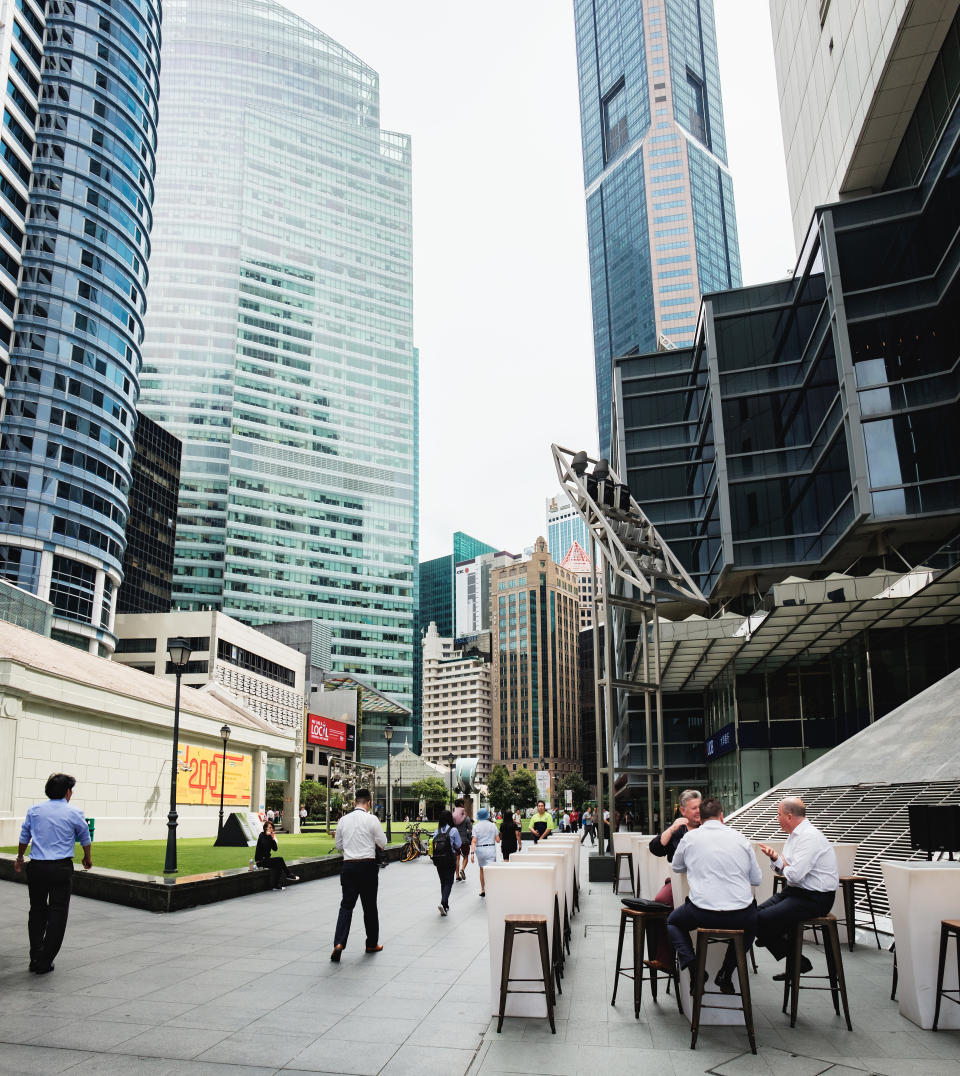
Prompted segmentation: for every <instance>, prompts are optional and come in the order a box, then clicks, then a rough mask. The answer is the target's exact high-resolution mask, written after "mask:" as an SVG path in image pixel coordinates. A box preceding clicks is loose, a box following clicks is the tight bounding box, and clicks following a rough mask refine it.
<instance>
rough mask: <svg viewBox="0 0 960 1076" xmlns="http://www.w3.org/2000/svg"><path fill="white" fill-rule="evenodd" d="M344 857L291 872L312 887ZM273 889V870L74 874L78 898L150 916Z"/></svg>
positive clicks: (5, 857)
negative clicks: (179, 874)
mask: <svg viewBox="0 0 960 1076" xmlns="http://www.w3.org/2000/svg"><path fill="white" fill-rule="evenodd" d="M402 853H403V846H402V845H394V846H392V847H390V848H388V849H387V860H388V862H390V863H396V862H399V860H400V857H401V855H402ZM13 863H14V856H12V855H10V854H9V853H4V854H0V879H2V880H4V881H8V882H20V883H21V884H24V885H25V884H26V881H27V879H26V875H25V874H24V873H23V872H21V873H20V874H18V873H17V872H16V871H15V870H14V869H13ZM342 863H343V856H341V855H333V856H321V857H319V858H317V859H290V860H287V866H288V867H289V868H290V870H291V871H292V872H293V873H294V874H297V875H299V877H300V881H299V882H296V883H294V884H295V885H303V884H304V882H312V881H315V880H316V879H317V878H329V877H330V876H331V875H335V874H339V873H340V866H341V864H342ZM269 888H270V872H269V871H267V870H253V871H252V870H248V869H247V868H246V867H240V868H237V869H236V870H227V871H211V872H210V873H209V874H192V875H187V876H185V877H182V878H179V877H178V878H164V877H163V876H162V875H152V874H129V873H128V872H126V871H114V870H109V869H107V868H106V867H96V866H94V867H93V868H92V869H91V870H89V871H85V870H82V869H78V870H75V871H74V872H73V892H74V893H75V894H76V896H78V897H90V898H91V899H93V900H105V901H108V902H109V903H111V904H124V905H126V906H127V907H129V908H141V909H142V910H143V911H148V912H178V911H182V910H183V909H184V908H196V907H197V906H198V905H201V904H216V903H217V902H218V901H221V900H232V899H233V898H234V897H246V896H249V895H250V894H251V893H263V892H266V891H267V890H269Z"/></svg>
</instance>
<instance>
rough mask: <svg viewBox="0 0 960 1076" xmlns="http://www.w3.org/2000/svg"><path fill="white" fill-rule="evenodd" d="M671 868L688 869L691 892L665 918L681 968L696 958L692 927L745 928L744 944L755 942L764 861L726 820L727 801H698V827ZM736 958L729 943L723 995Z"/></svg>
mask: <svg viewBox="0 0 960 1076" xmlns="http://www.w3.org/2000/svg"><path fill="white" fill-rule="evenodd" d="M673 869H674V870H675V871H677V872H678V873H686V875H687V883H688V884H689V886H690V896H689V897H687V899H686V901H685V903H683V904H681V905H680V907H679V908H674V910H673V911H672V912H671V913H670V918H669V919H668V920H667V933H668V934H669V935H670V941H671V942H672V943H673V947H674V949H676V951H677V957H678V959H679V961H680V967H681V968H687V967H690V966H691V965H692V964H693V961H694V951H693V946H692V945H691V944H690V931H691V930H694V929H695V928H697V927H708V928H709V927H712V928H714V929H716V930H742V931H743V935H744V937H743V943H744V948H745V949H749V948H750V946H751V945H752V944H753V938H754V934H755V933H756V925H757V902H756V900H755V899H754V896H753V890H752V889H751V888H750V887H751V886H754V885H759V884H760V881H761V877H762V876H761V874H760V864H759V863H758V862H757V857H756V856H755V855H754V854H753V849H752V848H751V846H750V842H749V841H748V840H747V838H746V837H744V836H743V834H741V833H737V831H736V830H734V829H730V828H729V827H727V826H725V825H724V824H723V805H722V804H721V803H720V801H719V800H717V799H712V798H708V799H705V800H703V801H702V802H701V804H700V828H699V829H691V830H689V831H688V832H687V834H686V836H685V837H684V839H683V840H682V841H681V842H680V844H678V845H677V850H676V852H675V853H674V856H673ZM735 966H736V956H735V954H734V949H733V946H732V945H728V946H727V953H726V956H725V957H724V959H723V966H722V967H721V968H720V971H719V972H718V973H717V978H716V984H717V986H719V987H720V989H721V991H722V992H723V993H724V994H732V993H734V988H733V981H732V977H733V969H734V967H735Z"/></svg>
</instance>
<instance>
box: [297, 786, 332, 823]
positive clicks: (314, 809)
mask: <svg viewBox="0 0 960 1076" xmlns="http://www.w3.org/2000/svg"><path fill="white" fill-rule="evenodd" d="M300 806H301V807H306V809H307V814H308V815H309V816H310V817H311V818H323V817H324V816H325V814H326V810H327V786H326V784H325V783H324V782H323V781H301V782H300Z"/></svg>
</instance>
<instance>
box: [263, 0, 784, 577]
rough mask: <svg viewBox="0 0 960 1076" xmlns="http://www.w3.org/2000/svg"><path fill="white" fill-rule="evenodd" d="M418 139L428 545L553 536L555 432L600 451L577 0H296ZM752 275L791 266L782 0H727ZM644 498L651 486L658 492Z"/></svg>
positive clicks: (725, 40) (722, 43)
mask: <svg viewBox="0 0 960 1076" xmlns="http://www.w3.org/2000/svg"><path fill="white" fill-rule="evenodd" d="M283 2H284V3H285V4H286V6H287V7H288V8H290V9H291V10H292V11H295V12H296V13H297V14H299V15H302V16H303V17H305V18H307V19H309V20H310V21H311V22H312V23H313V24H314V25H316V26H318V27H319V28H320V29H321V30H323V31H324V32H325V33H327V34H329V35H330V36H331V37H333V38H335V39H336V40H337V41H338V42H340V44H342V45H343V46H344V47H345V48H347V49H349V50H350V51H351V52H353V53H355V54H356V55H357V56H359V57H360V58H361V59H362V60H363V61H364V62H365V63H367V64H369V65H370V66H371V67H373V68H374V70H376V71H377V72H378V73H379V75H380V107H381V123H382V126H383V127H385V128H386V129H389V130H395V131H402V132H404V133H406V134H409V135H411V136H412V139H413V242H414V336H415V340H416V344H417V346H418V347H419V349H420V559H421V560H429V559H431V558H432V557H438V556H443V555H445V554H448V553H450V552H451V549H452V535H453V532H454V531H455V530H462V531H466V532H467V533H468V534H471V535H473V536H475V537H477V538H480V539H481V540H483V541H485V542H489V543H491V544H492V545H495V546H497V547H498V548H502V549H510V550H512V551H514V552H519V551H521V550H522V549H523V548H524V547H525V546H528V545H532V544H533V541H534V540H535V538H536V537H537V535H539V534H544V535H545V534H546V523H545V514H544V501H545V499H546V498H547V497H548V496H550V495H552V494H553V493H555V492H556V491H557V490H558V489H559V485H558V482H557V477H556V472H555V470H554V468H553V462H552V458H551V455H550V444H551V442H557V443H559V444H561V445H564V446H566V447H569V448H572V449H574V450H576V449H580V448H585V449H587V451H588V452H590V453H591V454H593V453H595V452H596V447H597V430H596V404H595V393H594V373H593V370H594V367H593V335H592V327H591V319H590V283H589V272H588V261H587V247H586V223H585V214H584V197H583V169H582V160H581V153H580V115H579V105H578V91H577V65H576V50H575V45H574V32H573V0H486V3H483V4H460V3H451V2H450V0H283ZM714 3H715V9H716V16H717V31H718V45H719V53H720V76H721V81H722V85H723V103H724V119H725V124H726V132H727V146H728V152H729V155H730V160H729V163H730V167H731V169H732V172H733V179H734V193H735V198H736V205H737V224H738V228H739V234H740V253H741V260H742V264H743V280H744V283H745V284H753V283H758V282H761V281H764V280H770V279H773V278H775V277H779V276H782V275H784V274H785V273H787V272H789V271H790V270H791V269H792V268H793V264H794V260H795V251H794V245H793V236H792V231H791V227H790V219H789V211H788V203H787V191H786V175H785V169H784V164H783V146H782V141H781V135H780V116H779V110H778V106H777V89H776V81H775V78H774V69H773V51H772V45H771V40H770V18H769V13H768V7H767V3H768V0H714ZM641 500H642V497H641Z"/></svg>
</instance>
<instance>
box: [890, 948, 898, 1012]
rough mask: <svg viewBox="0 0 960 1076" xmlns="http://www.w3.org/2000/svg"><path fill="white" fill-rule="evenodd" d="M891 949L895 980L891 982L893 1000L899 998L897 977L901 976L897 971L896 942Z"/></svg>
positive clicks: (891, 998) (891, 997)
mask: <svg viewBox="0 0 960 1076" xmlns="http://www.w3.org/2000/svg"><path fill="white" fill-rule="evenodd" d="M890 949H891V951H892V953H893V982H891V984H890V1000H891V1001H896V1000H897V979H898V978H899V975H898V973H897V943H896V942H894V943H893V945H891V946H890Z"/></svg>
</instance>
